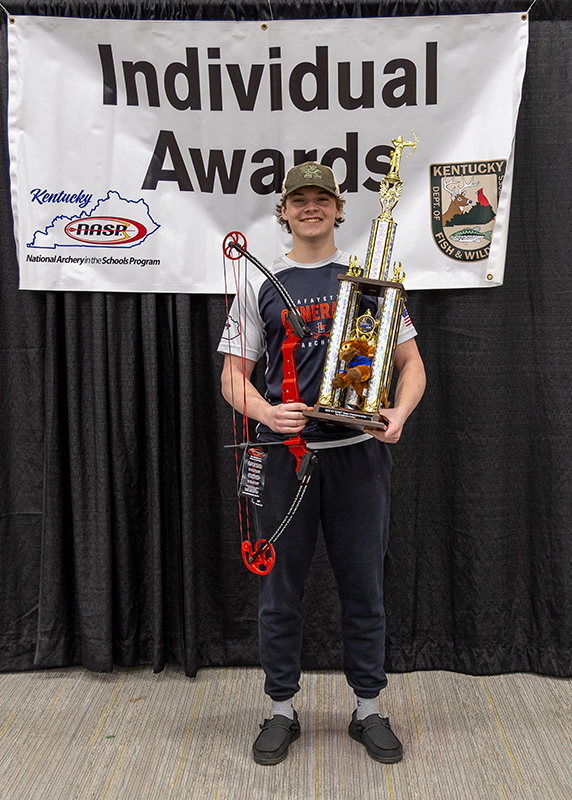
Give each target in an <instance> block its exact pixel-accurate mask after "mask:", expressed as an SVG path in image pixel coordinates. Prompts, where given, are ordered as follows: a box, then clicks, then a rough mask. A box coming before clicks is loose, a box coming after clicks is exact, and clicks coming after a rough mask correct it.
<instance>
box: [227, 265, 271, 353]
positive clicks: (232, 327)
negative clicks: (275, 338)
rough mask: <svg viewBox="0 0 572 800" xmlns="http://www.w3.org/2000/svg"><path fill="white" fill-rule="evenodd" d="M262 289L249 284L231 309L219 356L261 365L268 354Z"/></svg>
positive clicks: (238, 295)
mask: <svg viewBox="0 0 572 800" xmlns="http://www.w3.org/2000/svg"><path fill="white" fill-rule="evenodd" d="M258 288H259V287H258V286H253V285H252V283H251V282H250V281H245V283H244V284H243V286H242V289H241V291H240V292H238V293H237V294H236V296H235V298H234V301H233V303H232V305H231V307H230V311H229V313H228V317H227V320H226V324H225V326H224V331H223V334H222V336H221V339H220V342H219V345H218V348H217V350H218V352H219V353H228V354H230V355H234V356H239V357H242V358H247V359H248V360H250V361H258V359H259V358H260V356H261V355H262V354H263V353H264V352H265V351H266V335H265V329H264V322H263V320H262V317H261V316H260V312H259V310H258Z"/></svg>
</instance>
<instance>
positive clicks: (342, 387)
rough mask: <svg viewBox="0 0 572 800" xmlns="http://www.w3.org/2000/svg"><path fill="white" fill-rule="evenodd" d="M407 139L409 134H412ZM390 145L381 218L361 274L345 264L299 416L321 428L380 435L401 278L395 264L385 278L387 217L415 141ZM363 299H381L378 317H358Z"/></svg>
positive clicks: (390, 238)
mask: <svg viewBox="0 0 572 800" xmlns="http://www.w3.org/2000/svg"><path fill="white" fill-rule="evenodd" d="M412 133H413V132H412ZM413 137H414V140H413V141H412V142H406V141H404V139H403V136H399V137H398V138H397V139H392V140H391V143H392V145H393V150H392V151H391V156H390V162H389V172H388V174H387V175H386V176H385V178H383V180H382V181H381V185H380V189H379V199H380V203H381V209H382V213H381V214H380V215H379V217H377V218H376V219H374V220H373V221H372V225H371V233H370V237H369V243H368V246H367V255H366V259H365V263H364V266H363V268H361V267H358V266H357V258H356V257H354V256H352V257H351V258H350V264H349V269H348V271H347V273H345V274H343V275H338V280H339V282H340V285H339V290H338V299H337V303H336V311H335V314H334V320H333V322H332V329H331V332H330V341H329V344H328V351H327V354H326V362H325V365H324V372H323V376H322V383H321V385H320V395H319V398H318V402H317V404H316V405H315V406H314V407H313V409H312V410H311V411H306V412H304V413H305V416H307V417H311V418H313V419H317V420H320V421H321V422H327V423H333V424H338V425H346V426H350V427H354V428H358V429H360V430H364V429H366V428H378V429H381V430H385V428H386V427H387V424H386V423H387V420H386V419H385V418H384V417H383V414H382V413H380V408H388V407H389V400H388V393H389V386H390V383H391V375H392V372H393V358H394V355H395V345H396V343H397V335H398V332H399V324H400V321H401V312H402V309H403V301H404V299H405V297H406V295H405V289H404V288H403V279H404V277H405V274H404V273H402V272H401V264H399V265H398V266H396V265H394V267H393V272H392V273H391V275H390V264H391V253H392V250H393V242H394V240H395V231H396V228H397V224H396V223H395V221H394V220H393V217H392V216H391V212H392V210H393V208H394V207H395V206H396V204H397V202H398V200H399V198H400V196H401V190H402V188H403V181H402V180H401V178H400V177H399V168H400V164H401V156H402V154H403V150H404V148H405V147H411V148H412V150H411V153H409V155H411V154H412V153H413V152H414V150H415V148H416V147H417V142H418V139H417V137H416V136H415V134H413ZM363 295H370V296H374V297H378V298H381V301H380V302H379V303H378V311H377V313H376V315H375V316H373V315H372V314H371V313H370V312H369V311H368V312H366V313H365V314H361V315H360V313H359V305H360V299H361V297H362V296H363Z"/></svg>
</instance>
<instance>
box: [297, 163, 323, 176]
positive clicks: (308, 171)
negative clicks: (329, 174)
mask: <svg viewBox="0 0 572 800" xmlns="http://www.w3.org/2000/svg"><path fill="white" fill-rule="evenodd" d="M300 169H301V171H302V175H303V176H304V177H305V178H321V177H322V173H321V172H320V169H319V168H318V167H317V166H316V165H315V164H304V166H302V167H300Z"/></svg>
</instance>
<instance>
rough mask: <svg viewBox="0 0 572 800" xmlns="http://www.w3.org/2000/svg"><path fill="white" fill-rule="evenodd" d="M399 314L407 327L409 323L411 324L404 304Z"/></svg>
mask: <svg viewBox="0 0 572 800" xmlns="http://www.w3.org/2000/svg"><path fill="white" fill-rule="evenodd" d="M401 316H402V317H403V322H404V324H405V327H406V328H408V327H409V326H410V325H412V324H413V323H412V322H411V317H410V316H409V313H408V311H407V309H406V308H405V306H403V311H402V312H401Z"/></svg>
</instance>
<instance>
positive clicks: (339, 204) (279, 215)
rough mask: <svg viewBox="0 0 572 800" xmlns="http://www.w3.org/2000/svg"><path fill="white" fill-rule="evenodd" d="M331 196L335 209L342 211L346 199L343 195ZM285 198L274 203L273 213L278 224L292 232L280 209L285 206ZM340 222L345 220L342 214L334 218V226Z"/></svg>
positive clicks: (338, 225)
mask: <svg viewBox="0 0 572 800" xmlns="http://www.w3.org/2000/svg"><path fill="white" fill-rule="evenodd" d="M331 197H333V198H334V200H335V201H336V208H337V210H338V211H343V208H344V206H345V204H346V201H345V200H344V198H343V197H334V195H331ZM287 200H288V198H286V200H281V201H280V202H279V203H277V204H276V209H275V211H274V214H275V215H276V219H277V221H278V224H279V225H280V226H281V227H282V228H283V229H284V230H285V231H286V232H287V233H292V228H291V227H290V223H289V222H288V220H287V219H284V217H283V216H282V209H283V208H284V207H285V206H286V202H287ZM342 222H345V219H344V217H343V215H342V216H341V217H340V218H339V219H336V221H335V222H334V228H339V227H340V225H341V224H342Z"/></svg>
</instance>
